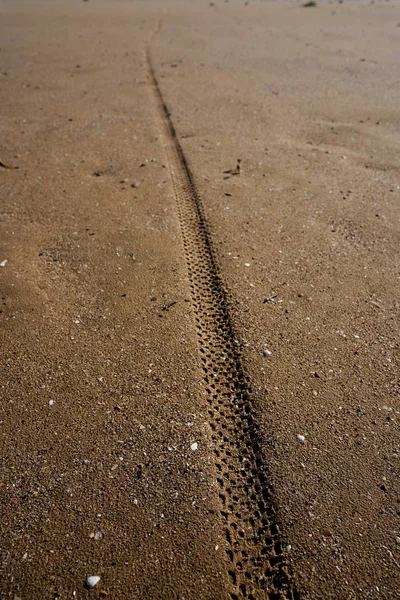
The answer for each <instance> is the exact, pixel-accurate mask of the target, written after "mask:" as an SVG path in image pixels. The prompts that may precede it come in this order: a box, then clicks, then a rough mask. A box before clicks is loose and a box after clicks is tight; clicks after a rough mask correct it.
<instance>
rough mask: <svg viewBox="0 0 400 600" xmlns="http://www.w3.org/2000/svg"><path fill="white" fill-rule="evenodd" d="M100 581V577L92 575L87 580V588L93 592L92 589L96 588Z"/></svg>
mask: <svg viewBox="0 0 400 600" xmlns="http://www.w3.org/2000/svg"><path fill="white" fill-rule="evenodd" d="M99 581H100V577H99V576H98V575H91V576H90V577H88V578H87V579H86V587H88V588H89V589H90V590H91V589H92V588H94V586H95V585H97V584H98V583H99Z"/></svg>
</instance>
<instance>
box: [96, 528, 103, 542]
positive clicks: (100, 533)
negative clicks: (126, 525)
mask: <svg viewBox="0 0 400 600" xmlns="http://www.w3.org/2000/svg"><path fill="white" fill-rule="evenodd" d="M102 537H104V533H103V532H102V531H101V530H100V529H98V530H97V531H96V533H95V534H94V539H95V540H101V538H102Z"/></svg>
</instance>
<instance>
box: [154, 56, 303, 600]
mask: <svg viewBox="0 0 400 600" xmlns="http://www.w3.org/2000/svg"><path fill="white" fill-rule="evenodd" d="M147 70H148V80H149V84H150V87H151V89H152V93H153V96H154V100H155V104H156V108H157V114H158V120H159V129H160V134H161V137H162V139H163V142H164V145H165V149H166V154H167V160H168V168H169V172H170V175H171V180H172V184H173V189H174V193H175V197H176V202H177V207H178V214H179V221H180V226H181V230H182V237H183V245H184V250H185V256H186V263H187V270H188V275H189V282H190V288H191V294H192V305H193V310H194V315H195V322H196V329H197V335H198V340H199V352H200V359H201V364H202V370H203V378H204V382H205V389H206V392H207V398H208V413H209V422H210V426H211V429H212V440H213V452H214V455H215V466H216V471H217V474H218V476H217V482H218V485H219V498H220V502H221V505H220V513H221V517H222V521H223V523H224V530H225V537H226V554H227V557H228V559H229V560H228V564H229V562H230V567H229V571H228V574H229V579H230V589H229V592H228V597H229V599H230V600H239V599H242V598H247V599H248V600H259V599H261V598H263V599H268V600H278V599H279V600H283V599H287V600H296V599H298V598H299V595H298V593H297V592H296V590H295V585H294V582H293V578H292V576H291V572H290V568H289V565H288V561H287V559H286V556H285V554H284V551H283V548H282V542H281V537H280V532H279V526H278V520H277V513H276V506H275V503H274V499H273V493H272V487H271V484H270V477H269V473H268V469H267V466H266V461H265V457H264V450H263V442H262V436H261V431H260V427H259V425H258V423H257V414H256V411H255V409H254V407H253V404H252V400H251V389H250V387H249V384H248V381H247V377H246V375H245V373H244V370H243V366H242V361H241V357H240V348H239V345H238V342H237V340H236V339H235V334H234V330H233V326H232V321H231V317H230V314H229V310H228V302H227V298H226V294H225V291H224V286H223V284H222V281H221V277H220V273H219V268H218V264H217V260H216V256H215V252H214V249H213V245H212V241H211V236H210V232H209V227H208V224H207V219H206V217H205V214H204V209H203V205H202V202H201V199H200V197H199V195H198V193H197V189H196V185H195V182H194V179H193V175H192V172H191V170H190V167H189V165H188V162H187V160H186V157H185V155H184V152H183V150H182V147H181V145H180V143H179V140H178V138H177V135H176V132H175V129H174V126H173V123H172V121H171V118H170V114H169V111H168V108H167V106H166V104H165V102H164V99H163V96H162V93H161V90H160V87H159V85H158V82H157V78H156V75H155V71H154V68H153V65H152V61H151V56H150V52H149V51H148V52H147Z"/></svg>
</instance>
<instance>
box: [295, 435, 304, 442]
mask: <svg viewBox="0 0 400 600" xmlns="http://www.w3.org/2000/svg"><path fill="white" fill-rule="evenodd" d="M297 439H298V440H299V442H305V441H306V438H305V437H304V435H301V434H300V433H299V434H298V436H297Z"/></svg>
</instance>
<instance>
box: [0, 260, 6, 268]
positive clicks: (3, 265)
mask: <svg viewBox="0 0 400 600" xmlns="http://www.w3.org/2000/svg"><path fill="white" fill-rule="evenodd" d="M6 264H7V259H6V260H2V261H1V262H0V267H5V266H6Z"/></svg>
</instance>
